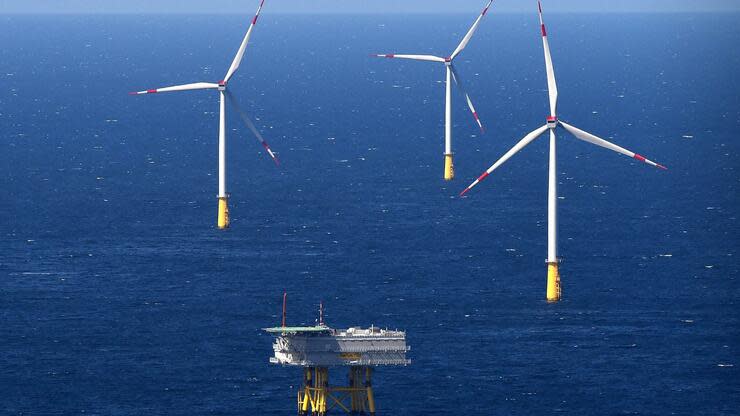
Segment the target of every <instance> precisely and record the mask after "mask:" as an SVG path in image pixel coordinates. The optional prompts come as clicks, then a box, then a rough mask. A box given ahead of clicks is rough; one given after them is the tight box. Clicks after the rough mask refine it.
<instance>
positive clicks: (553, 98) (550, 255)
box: [460, 1, 666, 302]
mask: <svg viewBox="0 0 740 416" xmlns="http://www.w3.org/2000/svg"><path fill="white" fill-rule="evenodd" d="M537 8H538V11H539V18H540V28H541V31H542V46H543V48H544V51H545V68H546V70H547V90H548V93H549V96H550V116H548V117H547V124H545V125H544V126H542V127H540V128H538V129H537V130H535V131H533V132H531V133H529V134H527V135H526V136H524V138H523V139H522V140H521V141H519V143H517V144H516V145H515V146H514V147H512V148H511V150H509V151H508V152H506V153H505V154H504V155H503V156H502V157H501V158H500V159H499V160H498V161H496V163H494V164H493V165H492V166H491V167H490V168H488V170H486V171H485V172H483V174H482V175H480V177H478V179H476V180H475V181H473V183H471V184H470V185H469V186H468V187H467V188H465V190H463V191H462V192H461V193H460V196H463V195H465V193H467V192H468V191H469V190H470V189H472V188H473V187H474V186H475V185H477V184H478V183H479V182H481V181H482V180H484V179H485V178H486V177H487V176H488V175H490V174H491V172H493V171H494V170H496V169H497V168H498V167H499V166H501V165H502V164H503V163H504V162H506V161H507V160H509V158H510V157H512V156H513V155H514V154H515V153H517V152H518V151H520V150H522V149H523V148H524V147H525V146H526V145H528V144H529V143H531V142H532V141H533V140H534V139H536V138H537V137H539V136H541V135H542V134H544V133H545V132H546V131H548V130H549V131H550V171H549V188H548V194H547V300H548V301H551V302H556V301H558V300H560V273H559V270H558V263H559V262H560V259H559V258H558V249H557V232H558V214H557V172H556V161H557V159H556V149H555V144H556V141H555V129H556V128H557V127H558V126H563V128H564V129H565V130H566V131H568V132H570V133H571V134H572V135H573V136H575V137H576V138H577V139H580V140H583V141H585V142H588V143H591V144H595V145H597V146H601V147H604V148H607V149H610V150H613V151H615V152H617V153H621V154H623V155H626V156H629V157H631V158H634V159H636V160H638V161H640V162H644V163H647V164H648V165H651V166H655V167H658V168H660V169H666V167H665V166H663V165H660V164H657V163H655V162H653V161H651V160H648V159H646V158H645V157H644V156H641V155H639V154H637V153H634V152H631V151H629V150H627V149H624V148H622V147H620V146H617V145H615V144H613V143H610V142H608V141H606V140H604V139H601V138H599V137H596V136H594V135H593V134H591V133H587V132H585V131H583V130H580V129H578V128H576V127H573V126H571V125H570V124H568V123H565V122H564V121H562V120H558V118H557V115H556V112H555V109H556V106H557V99H558V88H557V85H556V84H555V73H554V71H553V67H552V58H551V57H550V46H549V44H548V41H547V31H546V30H545V23H544V22H543V20H542V5H541V4H540V2H539V1H537Z"/></svg>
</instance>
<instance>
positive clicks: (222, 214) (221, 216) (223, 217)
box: [218, 197, 229, 230]
mask: <svg viewBox="0 0 740 416" xmlns="http://www.w3.org/2000/svg"><path fill="white" fill-rule="evenodd" d="M218 228H219V229H220V230H224V229H226V228H229V198H227V197H219V198H218Z"/></svg>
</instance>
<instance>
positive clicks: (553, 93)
mask: <svg viewBox="0 0 740 416" xmlns="http://www.w3.org/2000/svg"><path fill="white" fill-rule="evenodd" d="M537 9H538V11H539V16H540V29H541V31H542V48H543V49H544V51H545V70H546V71H547V93H548V95H549V96H550V116H552V117H555V116H556V115H557V113H556V110H557V106H558V86H557V84H556V83H555V70H554V69H553V66H552V56H550V43H549V42H548V41H547V30H545V22H544V20H542V4H541V3H540V1H539V0H537Z"/></svg>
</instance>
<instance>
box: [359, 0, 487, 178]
mask: <svg viewBox="0 0 740 416" xmlns="http://www.w3.org/2000/svg"><path fill="white" fill-rule="evenodd" d="M491 3H493V0H489V1H488V3H487V4H486V7H485V8H484V9H483V11H482V12H481V14H480V15H479V16H478V18H477V19H476V20H475V23H473V26H471V27H470V30H468V33H467V34H466V35H465V37H463V39H462V41H461V42H460V44H459V45H457V48H455V50H454V51H453V52H452V55H450V56H448V57H446V58H442V57H439V56H433V55H396V54H376V55H372V56H377V57H379V58H400V59H412V60H416V61H430V62H440V63H443V64H445V67H446V68H447V81H446V92H445V171H444V178H445V180H448V181H449V180H452V178H453V177H454V176H455V169H454V165H453V163H452V82H453V81H454V82H455V85H457V86H458V88H460V90H461V91H462V93H463V94H464V95H465V100H466V101H467V103H468V108H469V109H470V112H471V113H473V117H474V118H475V122H476V123H478V127H479V128H480V129H481V132H483V125H482V124H481V122H480V118H479V117H478V113H477V112H476V111H475V107H473V101H471V99H470V96H469V95H468V93H467V92H466V91H465V88H464V87H463V85H462V79H461V78H460V75H459V74H458V73H457V71H455V67H454V66H453V65H452V61H453V60H454V59H455V57H457V55H459V54H460V52H462V50H463V49H465V47H466V46H467V45H468V42H470V38H472V37H473V34H474V33H475V31H476V29H478V25H480V22H481V20H482V19H483V16H485V15H486V13H487V12H488V8H489V7H491Z"/></svg>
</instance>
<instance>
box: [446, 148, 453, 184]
mask: <svg viewBox="0 0 740 416" xmlns="http://www.w3.org/2000/svg"><path fill="white" fill-rule="evenodd" d="M454 177H455V165H454V164H453V163H452V154H451V153H450V154H446V155H445V180H446V181H451V180H452V178H454Z"/></svg>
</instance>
